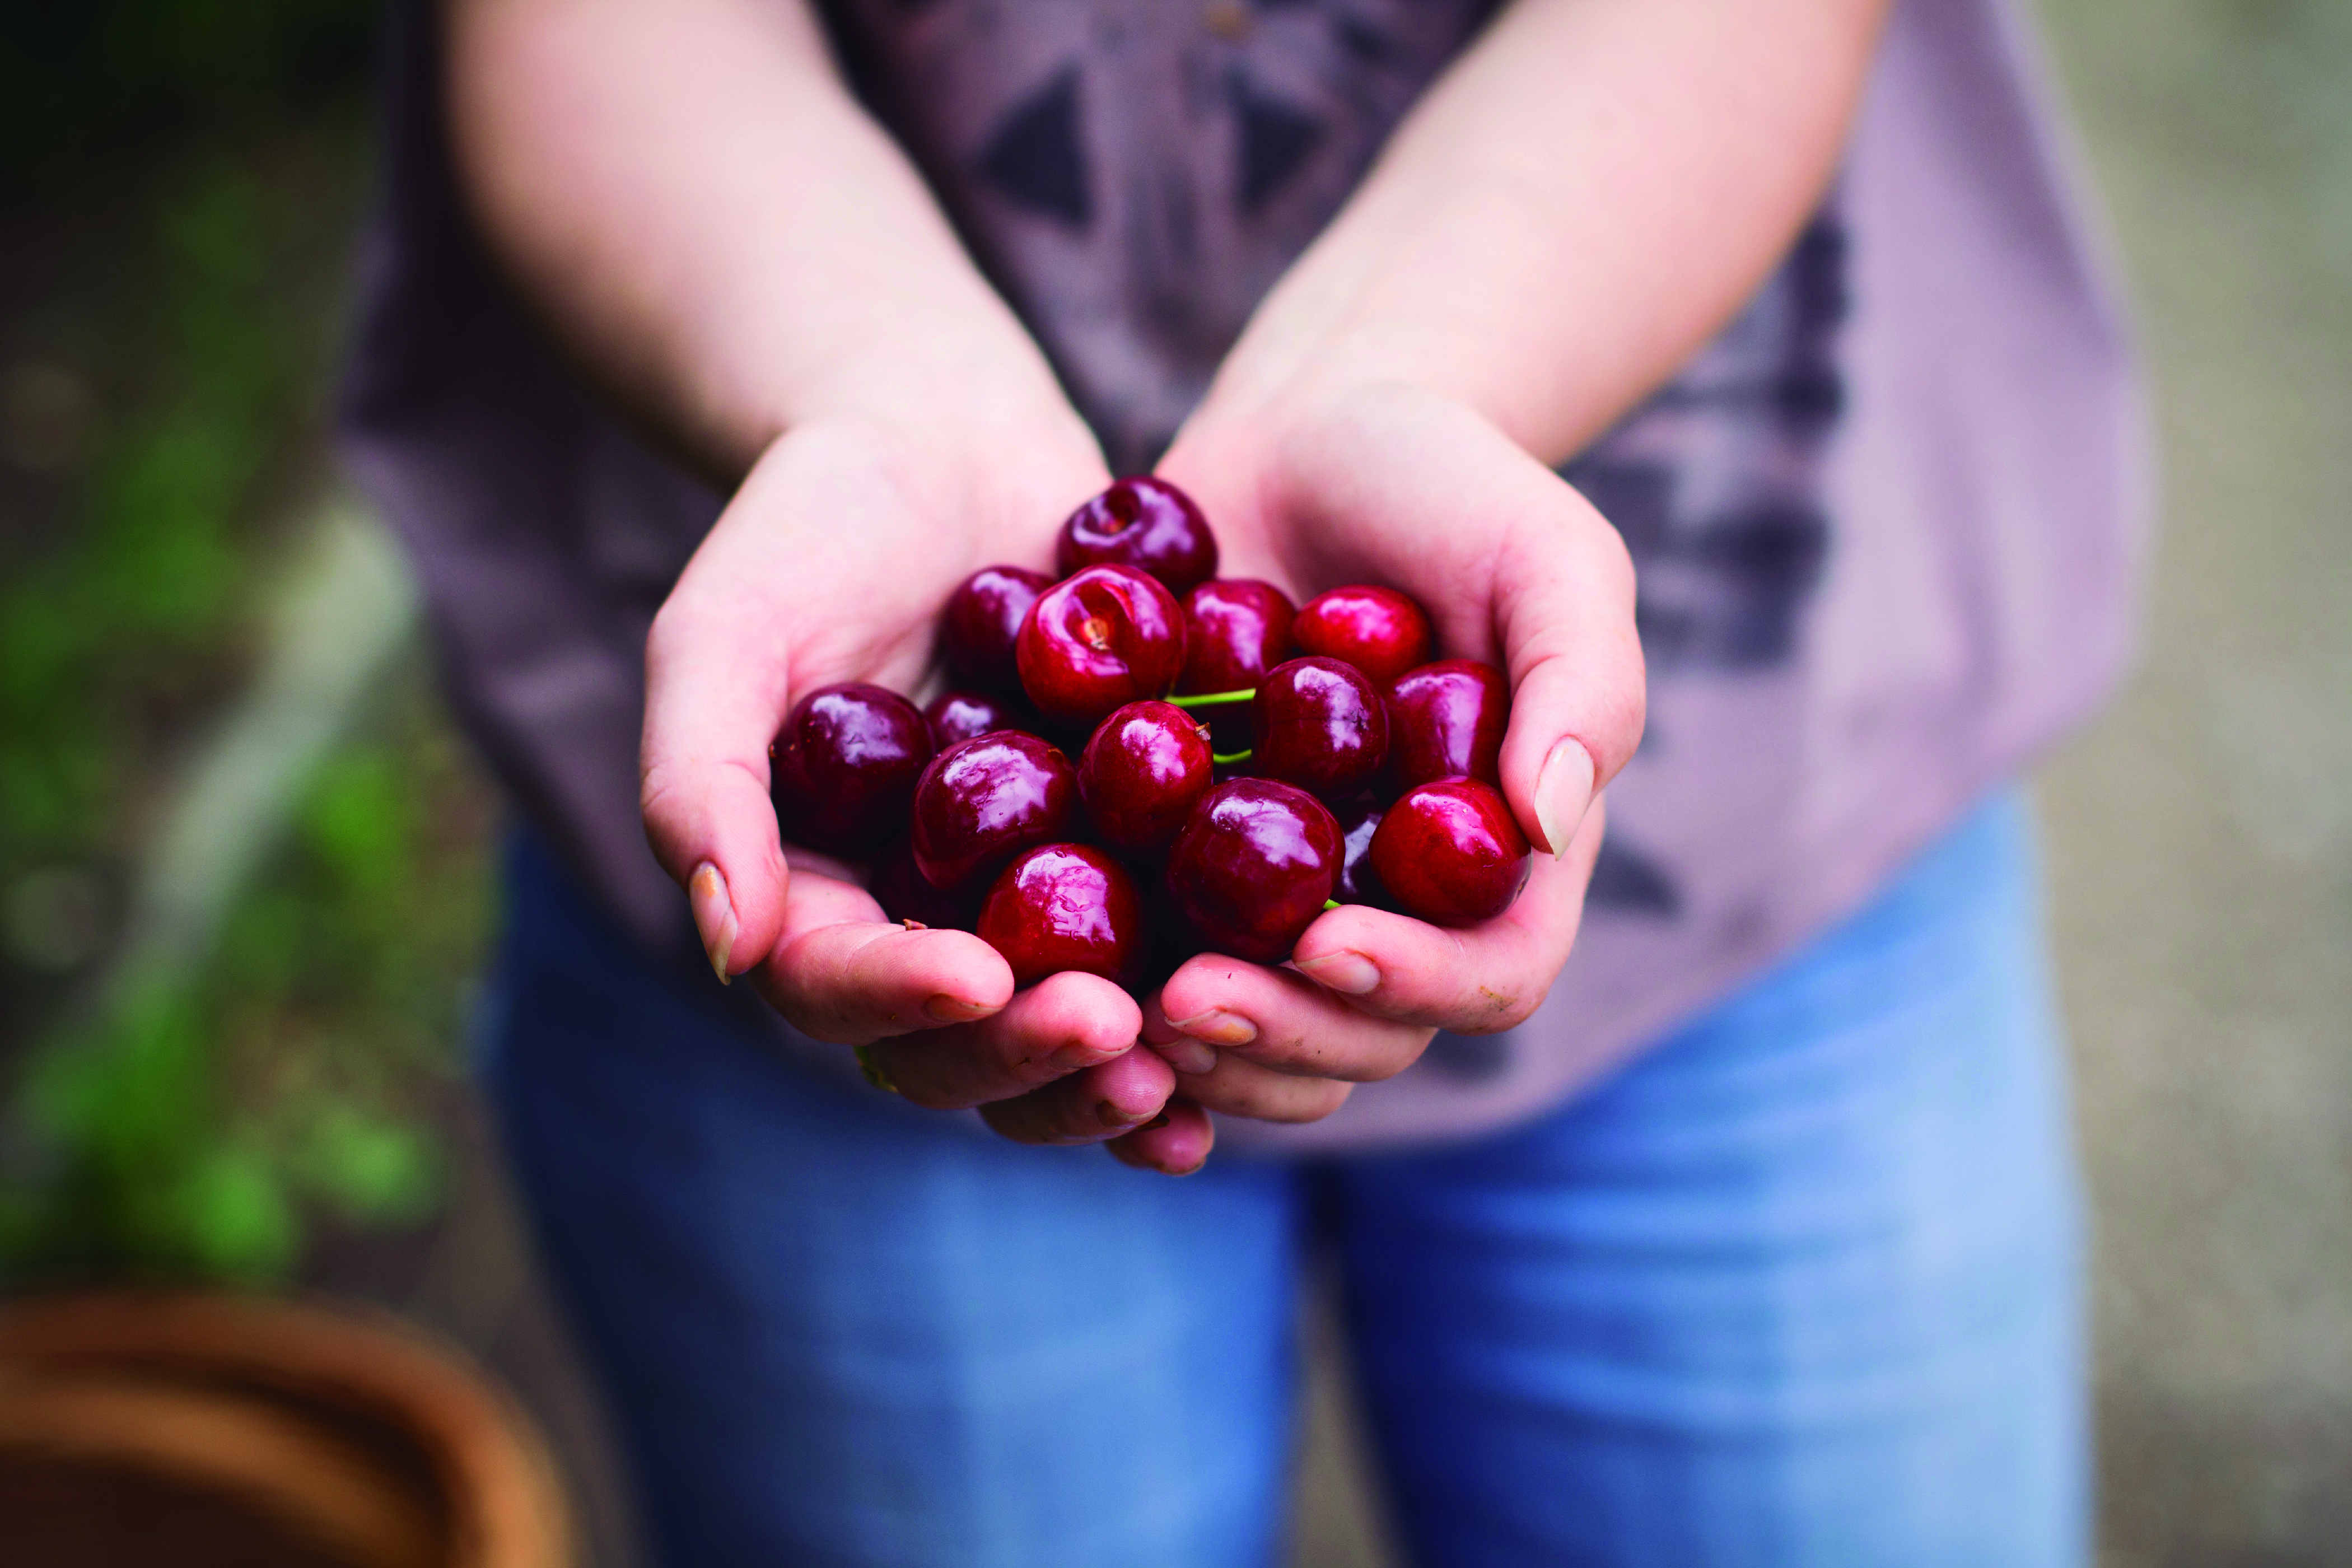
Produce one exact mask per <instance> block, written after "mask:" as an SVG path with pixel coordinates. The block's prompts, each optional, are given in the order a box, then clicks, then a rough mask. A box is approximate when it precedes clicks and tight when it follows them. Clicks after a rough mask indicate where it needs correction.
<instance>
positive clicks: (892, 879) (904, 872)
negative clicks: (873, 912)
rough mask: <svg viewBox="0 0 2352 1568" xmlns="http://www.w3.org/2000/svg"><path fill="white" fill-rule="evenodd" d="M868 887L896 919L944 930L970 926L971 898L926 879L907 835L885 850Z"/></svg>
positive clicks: (875, 863)
mask: <svg viewBox="0 0 2352 1568" xmlns="http://www.w3.org/2000/svg"><path fill="white" fill-rule="evenodd" d="M866 890H867V891H868V892H871V893H872V894H873V895H874V901H875V902H876V903H877V904H880V905H881V906H882V912H883V913H884V914H886V915H888V916H889V917H890V918H891V919H892V920H894V921H914V922H915V923H916V924H917V925H922V926H932V927H936V928H939V929H942V930H944V929H946V928H948V927H953V928H954V929H956V930H958V931H970V930H971V922H972V912H973V911H972V907H971V900H969V899H965V898H961V897H959V896H957V895H956V894H954V893H949V892H943V891H941V890H940V889H937V888H934V887H932V886H931V885H930V883H929V882H928V881H926V880H924V879H923V874H922V872H920V871H919V870H917V869H916V868H915V850H914V847H913V846H912V845H911V844H909V843H908V841H907V840H906V839H904V838H901V839H900V840H898V843H896V844H893V845H892V846H890V847H889V848H887V849H886V850H884V851H883V852H882V856H881V858H879V859H877V860H876V861H875V862H874V874H873V876H871V877H870V878H868V879H866Z"/></svg>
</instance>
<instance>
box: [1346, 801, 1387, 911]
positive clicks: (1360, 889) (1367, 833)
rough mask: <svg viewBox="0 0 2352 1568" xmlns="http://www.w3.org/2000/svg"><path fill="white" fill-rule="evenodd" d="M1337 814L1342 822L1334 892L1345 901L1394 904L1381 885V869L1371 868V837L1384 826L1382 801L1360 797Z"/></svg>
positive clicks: (1380, 905)
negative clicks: (1336, 884)
mask: <svg viewBox="0 0 2352 1568" xmlns="http://www.w3.org/2000/svg"><path fill="white" fill-rule="evenodd" d="M1336 815H1337V816H1338V818H1339V887H1338V889H1337V890H1335V891H1334V892H1333V893H1332V895H1331V896H1332V897H1333V898H1335V899H1337V900H1339V901H1340V902H1341V903H1343V904H1370V905H1372V906H1373V907H1375V908H1378V909H1388V908H1391V906H1392V904H1393V902H1394V900H1391V899H1390V897H1389V891H1388V889H1386V888H1383V887H1382V886H1381V879H1380V873H1378V872H1376V871H1374V870H1373V869H1372V861H1371V854H1372V837H1373V836H1374V835H1375V834H1377V833H1379V832H1380V830H1381V815H1382V813H1381V807H1380V804H1379V802H1377V801H1372V800H1360V801H1358V802H1357V803H1356V804H1354V805H1350V806H1346V807H1343V808H1341V809H1340V810H1339V812H1338V813H1337V814H1336Z"/></svg>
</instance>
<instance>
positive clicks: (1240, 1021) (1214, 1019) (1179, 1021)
mask: <svg viewBox="0 0 2352 1568" xmlns="http://www.w3.org/2000/svg"><path fill="white" fill-rule="evenodd" d="M1168 1026H1169V1027H1170V1028H1171V1029H1181V1030H1183V1031H1184V1033H1186V1034H1188V1035H1190V1036H1192V1037H1193V1038H1194V1039H1196V1040H1206V1041H1208V1042H1209V1044H1211V1045H1213V1046H1246V1045H1248V1044H1249V1043H1250V1042H1251V1041H1252V1040H1255V1039H1256V1038H1257V1026H1256V1025H1255V1024H1253V1023H1251V1022H1250V1021H1249V1020H1248V1019H1247V1018H1244V1017H1243V1016H1241V1015H1240V1014H1239V1013H1228V1012H1226V1011H1225V1010H1224V1009H1223V1007H1212V1008H1210V1009H1209V1010H1208V1011H1207V1012H1205V1013H1195V1014H1193V1015H1192V1016H1191V1017H1189V1018H1171V1019H1169V1020H1168ZM1215 1065H1216V1064H1215V1063H1214V1062H1213V1061H1212V1062H1211V1064H1210V1066H1212V1067H1213V1066H1215ZM1201 1070H1202V1072H1206V1071H1208V1070H1209V1068H1202V1069H1201Z"/></svg>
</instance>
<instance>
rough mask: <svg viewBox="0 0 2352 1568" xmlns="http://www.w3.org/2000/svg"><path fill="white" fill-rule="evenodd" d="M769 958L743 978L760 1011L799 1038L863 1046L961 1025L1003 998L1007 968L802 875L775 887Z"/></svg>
mask: <svg viewBox="0 0 2352 1568" xmlns="http://www.w3.org/2000/svg"><path fill="white" fill-rule="evenodd" d="M781 923H782V933H781V936H780V939H779V942H778V945H777V948H776V951H775V953H774V956H772V957H771V958H769V959H768V960H767V961H766V962H764V963H761V965H760V966H759V967H758V968H757V969H755V970H754V971H753V972H752V983H753V984H755V985H757V986H758V987H759V989H760V994H761V995H762V996H765V997H766V998H767V999H768V1001H769V1003H770V1005H772V1006H773V1007H774V1008H775V1009H776V1011H777V1012H779V1013H782V1015H783V1016H784V1018H785V1020H786V1021H787V1022H789V1023H790V1024H792V1025H793V1027H795V1028H797V1029H799V1030H800V1031H801V1032H802V1033H803V1034H805V1035H808V1036H810V1037H813V1038H814V1039H819V1040H824V1041H827V1042H830V1043H832V1044H835V1045H865V1044H867V1043H869V1042H871V1041H874V1040H877V1039H881V1038H884V1037H887V1036H892V1035H903V1034H907V1033H908V1032H910V1031H912V1030H916V1029H930V1028H936V1027H939V1026H941V1025H945V1024H969V1023H972V1022H974V1021H976V1020H978V1019H981V1018H985V1017H988V1016H991V1015H992V1014H994V1013H995V1012H997V1011H998V1009H1000V1008H1002V1007H1003V1005H1005V1004H1006V1003H1007V1002H1009V1001H1011V1000H1012V998H1013V970H1012V968H1011V966H1010V965H1008V964H1007V963H1005V962H1004V960H1003V957H1002V956H1000V955H999V954H998V952H997V951H996V950H995V949H994V948H992V947H991V946H989V945H988V944H987V943H986V942H982V941H981V940H980V938H978V937H976V936H974V935H972V934H971V932H970V931H948V930H944V929H940V930H912V931H910V930H908V928H907V927H905V926H903V925H898V924H894V923H892V922H890V921H886V920H884V919H883V918H882V910H881V906H879V905H878V904H877V903H875V901H874V897H873V895H872V894H870V893H868V892H866V890H865V889H863V888H857V887H853V886H851V885H849V884H848V883H845V882H838V881H835V880H834V879H832V878H830V877H820V876H815V875H814V874H808V873H803V875H801V876H797V877H794V878H793V879H792V881H791V882H790V883H788V884H787V885H786V887H785V889H784V900H783V909H782V922H781Z"/></svg>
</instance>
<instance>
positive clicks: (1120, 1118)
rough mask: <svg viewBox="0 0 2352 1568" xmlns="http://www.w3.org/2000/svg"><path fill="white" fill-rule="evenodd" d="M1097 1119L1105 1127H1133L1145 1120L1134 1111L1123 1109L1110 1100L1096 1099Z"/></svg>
mask: <svg viewBox="0 0 2352 1568" xmlns="http://www.w3.org/2000/svg"><path fill="white" fill-rule="evenodd" d="M1095 1119H1096V1120H1097V1121H1100V1122H1101V1123H1102V1124H1103V1125H1104V1126H1105V1127H1132V1126H1134V1125H1135V1124H1136V1123H1137V1122H1138V1121H1142V1120H1143V1119H1142V1118H1141V1117H1139V1116H1138V1115H1136V1114H1135V1113H1134V1112H1133V1111H1129V1110H1120V1109H1119V1108H1118V1106H1116V1105H1114V1104H1112V1103H1111V1102H1110V1101H1109V1100H1096V1101H1095Z"/></svg>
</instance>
